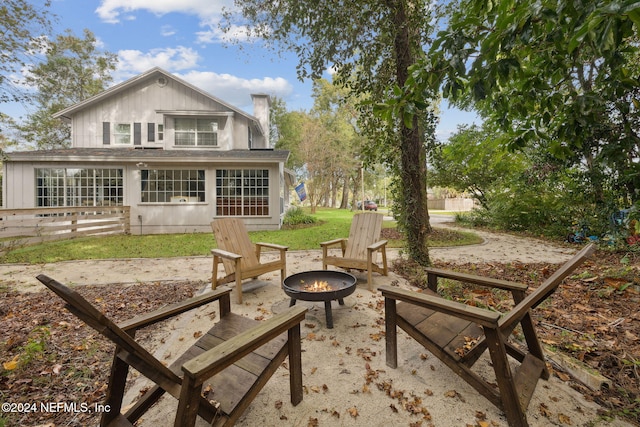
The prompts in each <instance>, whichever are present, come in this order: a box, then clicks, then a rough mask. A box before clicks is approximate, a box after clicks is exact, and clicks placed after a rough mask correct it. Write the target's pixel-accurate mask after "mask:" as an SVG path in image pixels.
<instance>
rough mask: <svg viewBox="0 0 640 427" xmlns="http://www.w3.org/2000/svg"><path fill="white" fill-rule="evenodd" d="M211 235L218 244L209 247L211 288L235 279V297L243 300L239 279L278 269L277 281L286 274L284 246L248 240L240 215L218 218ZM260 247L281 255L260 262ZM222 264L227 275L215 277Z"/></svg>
mask: <svg viewBox="0 0 640 427" xmlns="http://www.w3.org/2000/svg"><path fill="white" fill-rule="evenodd" d="M211 228H212V229H213V234H214V236H215V238H216V242H217V244H218V248H217V249H212V250H211V253H212V254H213V272H212V274H211V288H213V289H216V288H217V287H218V285H219V284H224V283H229V282H233V281H235V282H236V293H237V294H236V299H237V302H238V304H241V303H242V281H243V280H244V279H249V278H257V277H258V276H260V275H261V274H264V273H268V272H271V271H276V270H280V282H281V283H282V282H283V281H284V279H285V277H286V275H287V256H286V251H287V249H288V248H287V247H286V246H280V245H275V244H271V243H261V242H260V243H256V244H255V245H254V244H253V243H251V240H250V239H249V233H248V232H247V228H246V227H245V225H244V222H242V220H241V219H239V218H220V219H216V220H214V221H213V222H212V223H211ZM262 248H271V249H276V250H278V251H279V252H280V256H279V258H278V259H276V260H275V261H271V262H264V263H263V262H261V261H260V254H261V250H262ZM221 262H222V264H223V265H224V271H225V273H226V275H225V276H224V277H223V278H220V279H218V264H220V263H221Z"/></svg>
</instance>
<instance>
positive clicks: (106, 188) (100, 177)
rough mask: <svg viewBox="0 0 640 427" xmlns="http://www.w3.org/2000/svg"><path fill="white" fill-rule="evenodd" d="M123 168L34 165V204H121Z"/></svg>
mask: <svg viewBox="0 0 640 427" xmlns="http://www.w3.org/2000/svg"><path fill="white" fill-rule="evenodd" d="M123 194H124V191H123V180H122V169H36V206H52V207H53V206H122V204H123Z"/></svg>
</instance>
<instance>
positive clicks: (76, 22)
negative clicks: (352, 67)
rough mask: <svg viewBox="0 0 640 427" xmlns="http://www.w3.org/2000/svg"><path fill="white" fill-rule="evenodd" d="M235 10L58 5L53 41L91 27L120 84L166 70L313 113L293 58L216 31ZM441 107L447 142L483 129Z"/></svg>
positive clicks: (139, 2)
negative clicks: (468, 128)
mask: <svg viewBox="0 0 640 427" xmlns="http://www.w3.org/2000/svg"><path fill="white" fill-rule="evenodd" d="M36 3H38V2H37V1H36ZM232 7H233V0H101V1H96V0H53V1H52V7H51V10H52V12H53V13H54V14H55V15H57V18H56V19H55V22H54V34H61V33H62V32H64V31H65V30H66V29H71V30H72V32H73V33H74V34H75V35H76V36H78V37H82V32H83V30H84V29H85V28H87V29H89V30H91V31H92V32H93V33H94V34H95V36H96V38H97V40H98V42H99V43H100V48H101V49H103V50H106V51H109V52H112V53H115V54H116V55H117V57H118V65H117V70H116V72H115V74H114V84H115V83H120V82H122V81H124V80H127V79H129V78H131V77H134V76H136V75H138V74H140V73H143V72H145V71H147V70H149V69H151V68H153V67H160V68H162V69H164V70H166V71H168V72H170V73H172V74H175V75H176V76H178V77H180V78H182V79H184V80H186V81H187V82H189V83H191V84H193V85H195V86H197V87H199V88H201V89H203V90H205V91H207V92H209V93H210V94H212V95H214V96H216V97H218V98H220V99H222V100H224V101H226V102H228V103H230V104H232V105H234V106H236V107H238V108H240V109H243V110H245V111H247V112H248V113H252V112H253V107H252V103H251V97H250V94H252V93H267V94H269V95H272V96H277V97H279V98H282V99H283V100H284V101H285V102H286V106H287V109H288V110H306V111H308V110H310V109H311V107H312V105H313V99H312V97H311V93H312V82H311V81H309V80H307V81H302V82H301V81H300V80H299V79H298V78H297V75H296V65H297V63H298V61H297V58H296V57H295V55H294V54H292V53H281V54H274V53H273V52H271V51H267V50H266V49H264V48H262V47H261V46H260V44H259V43H256V42H251V41H249V40H246V39H245V38H243V34H244V33H243V31H242V28H235V29H234V31H235V34H236V35H237V36H238V40H241V42H240V43H230V42H229V41H228V40H225V37H226V36H225V35H223V34H222V33H221V32H220V30H219V29H218V25H217V24H218V23H219V22H220V19H221V14H222V10H223V9H225V8H232ZM324 77H325V78H327V79H328V80H331V75H330V74H329V73H325V76H324ZM0 108H1V109H2V110H1V111H2V112H4V113H6V114H8V115H10V116H13V117H15V118H18V117H19V116H22V115H24V113H25V111H24V108H23V107H21V106H17V105H0ZM441 108H442V116H441V121H440V125H439V126H438V129H437V134H438V138H439V139H441V140H444V139H446V137H447V136H448V135H449V134H451V133H452V132H453V131H455V130H456V128H457V125H458V124H471V123H472V122H474V121H475V122H476V123H479V120H478V119H477V117H476V115H475V114H474V113H468V112H462V111H459V110H455V109H449V108H448V107H447V105H442V106H441Z"/></svg>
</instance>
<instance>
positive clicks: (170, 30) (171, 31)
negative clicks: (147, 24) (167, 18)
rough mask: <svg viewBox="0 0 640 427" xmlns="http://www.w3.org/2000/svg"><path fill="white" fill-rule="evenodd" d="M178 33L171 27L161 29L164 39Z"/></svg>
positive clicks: (166, 26)
mask: <svg viewBox="0 0 640 427" xmlns="http://www.w3.org/2000/svg"><path fill="white" fill-rule="evenodd" d="M176 33H177V31H176V30H175V29H174V28H173V27H172V26H171V25H163V26H162V28H160V34H161V35H163V36H164V37H170V36H173V35H175V34H176Z"/></svg>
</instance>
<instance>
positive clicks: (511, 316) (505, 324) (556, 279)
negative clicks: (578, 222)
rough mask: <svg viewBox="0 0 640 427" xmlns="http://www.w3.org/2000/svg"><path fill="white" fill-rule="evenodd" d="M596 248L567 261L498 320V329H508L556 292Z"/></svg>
mask: <svg viewBox="0 0 640 427" xmlns="http://www.w3.org/2000/svg"><path fill="white" fill-rule="evenodd" d="M595 249H596V247H595V245H594V244H593V243H591V244H589V245H587V246H585V247H584V248H583V249H582V250H581V251H580V252H578V253H577V254H575V255H574V256H573V258H571V259H570V260H569V261H567V262H566V263H565V264H564V265H563V266H562V267H560V268H559V269H558V270H557V271H556V272H555V273H553V274H552V275H551V276H550V277H549V278H548V279H547V280H545V281H544V283H542V284H541V285H540V286H539V287H538V288H537V289H536V290H535V291H533V292H532V293H531V294H529V295H528V296H527V297H526V298H525V299H523V300H522V301H521V302H520V303H519V304H517V305H516V306H515V307H514V308H513V309H512V310H511V311H510V312H509V313H507V314H506V315H505V316H504V317H503V318H502V319H501V320H500V328H510V327H512V326H513V325H515V324H516V323H517V322H519V321H520V319H522V317H523V316H524V315H525V313H526V312H527V311H528V310H529V309H533V308H536V307H537V306H538V305H540V304H541V303H542V302H543V301H544V300H546V299H547V298H548V297H549V296H551V294H552V293H554V292H555V291H556V289H557V288H558V286H560V283H562V281H563V280H564V279H565V278H566V277H567V276H569V275H570V274H571V273H573V271H574V270H575V269H576V268H577V267H578V266H579V265H580V264H582V263H583V262H584V261H585V260H586V259H587V258H588V257H589V256H591V254H592V253H593V252H594V251H595Z"/></svg>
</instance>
